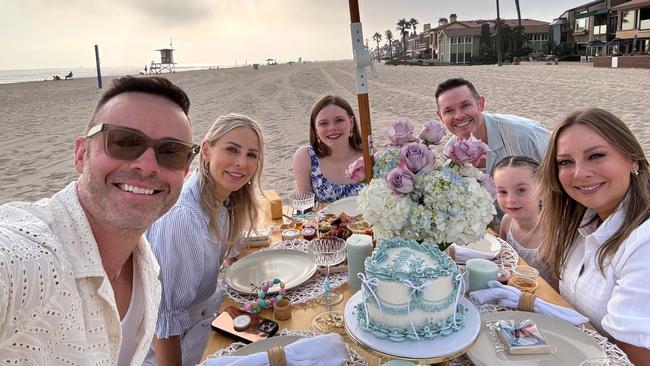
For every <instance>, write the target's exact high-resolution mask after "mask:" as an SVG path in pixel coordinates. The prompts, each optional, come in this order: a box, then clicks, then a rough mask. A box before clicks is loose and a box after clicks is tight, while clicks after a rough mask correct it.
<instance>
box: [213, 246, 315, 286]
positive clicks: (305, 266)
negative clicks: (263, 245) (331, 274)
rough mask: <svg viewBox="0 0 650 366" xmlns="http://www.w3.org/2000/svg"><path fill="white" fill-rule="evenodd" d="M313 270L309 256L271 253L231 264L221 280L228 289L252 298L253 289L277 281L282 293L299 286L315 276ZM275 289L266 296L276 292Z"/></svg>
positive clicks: (295, 252) (289, 251)
mask: <svg viewBox="0 0 650 366" xmlns="http://www.w3.org/2000/svg"><path fill="white" fill-rule="evenodd" d="M316 269H317V266H316V264H315V263H314V262H313V261H312V260H311V257H310V256H309V254H307V253H305V252H303V251H300V250H296V249H272V250H265V251H261V252H256V253H253V254H249V255H247V256H245V257H244V258H241V259H240V260H238V261H237V262H235V263H233V265H232V266H230V268H228V270H227V271H226V273H225V275H224V279H225V281H226V284H228V286H230V287H231V288H232V289H234V290H236V291H239V292H243V293H247V294H256V293H257V291H258V290H257V289H255V288H254V286H260V284H261V283H262V282H264V281H269V280H273V279H274V278H279V279H280V280H281V281H282V282H284V284H285V288H286V289H292V288H294V287H297V286H300V285H301V284H303V283H304V282H305V281H307V280H309V279H310V278H311V276H313V275H314V273H316ZM279 289H280V287H279V286H274V287H271V289H270V290H269V292H271V293H272V292H277V291H278V290H279Z"/></svg>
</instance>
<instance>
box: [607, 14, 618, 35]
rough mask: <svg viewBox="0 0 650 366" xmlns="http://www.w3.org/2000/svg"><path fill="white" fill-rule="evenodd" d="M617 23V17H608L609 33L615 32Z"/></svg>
mask: <svg viewBox="0 0 650 366" xmlns="http://www.w3.org/2000/svg"><path fill="white" fill-rule="evenodd" d="M617 25H618V17H611V18H609V31H610V33H614V32H616V29H617V28H616V26H617Z"/></svg>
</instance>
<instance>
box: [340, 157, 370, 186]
mask: <svg viewBox="0 0 650 366" xmlns="http://www.w3.org/2000/svg"><path fill="white" fill-rule="evenodd" d="M345 176H346V177H347V178H348V179H352V180H353V181H355V182H361V181H362V180H364V179H365V178H366V166H365V164H364V162H363V156H360V157H359V158H358V159H357V160H355V161H353V162H352V164H350V165H349V166H348V168H347V169H345Z"/></svg>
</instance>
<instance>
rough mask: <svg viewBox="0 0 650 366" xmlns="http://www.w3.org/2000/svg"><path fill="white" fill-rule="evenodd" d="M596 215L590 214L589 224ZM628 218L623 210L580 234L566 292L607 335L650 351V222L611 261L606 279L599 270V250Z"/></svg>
mask: <svg viewBox="0 0 650 366" xmlns="http://www.w3.org/2000/svg"><path fill="white" fill-rule="evenodd" d="M593 217H594V213H593V211H588V212H587V213H586V214H585V219H584V220H583V223H586V222H589V221H590V218H593ZM623 219H624V212H623V209H622V208H621V209H619V210H618V211H616V212H614V213H613V214H612V215H610V216H609V217H608V218H607V219H606V220H605V221H604V222H603V223H602V224H601V225H600V226H599V227H598V228H597V229H596V230H593V229H591V230H590V229H589V228H587V227H583V228H581V229H579V230H578V231H579V234H578V237H577V239H576V242H575V243H574V244H573V246H572V248H571V250H570V251H569V255H568V258H567V262H566V264H565V266H564V268H563V271H562V279H561V280H560V293H561V294H562V297H564V298H565V299H566V300H567V301H568V302H569V303H571V304H572V305H573V306H574V307H575V308H576V310H578V311H579V312H580V313H582V314H583V315H584V316H586V317H588V318H589V321H590V322H591V324H592V325H593V326H594V328H596V329H597V330H598V331H599V332H601V333H602V334H603V335H605V336H608V337H610V338H614V339H616V340H619V341H622V342H626V343H629V344H632V345H634V346H637V347H645V348H650V305H648V304H650V220H647V221H645V222H644V223H643V224H642V225H641V226H639V227H638V228H636V230H634V231H633V232H632V233H631V234H630V236H628V238H627V239H626V240H625V241H624V242H623V243H622V245H621V246H620V247H619V249H618V250H617V251H616V254H614V256H613V257H612V259H611V264H609V265H607V261H606V262H605V264H606V267H605V271H604V272H605V275H604V276H603V274H602V273H601V272H600V270H599V268H598V258H597V252H598V248H600V246H601V245H602V244H604V243H605V241H606V240H607V239H609V238H610V237H611V236H612V235H613V234H614V233H615V232H616V230H618V228H619V227H620V226H621V225H622V223H623ZM583 267H584V269H583ZM581 271H582V273H580V272H581Z"/></svg>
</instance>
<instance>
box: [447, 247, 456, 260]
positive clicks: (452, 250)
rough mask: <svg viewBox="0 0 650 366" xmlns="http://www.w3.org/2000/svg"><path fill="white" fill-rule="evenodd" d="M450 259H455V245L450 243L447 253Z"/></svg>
mask: <svg viewBox="0 0 650 366" xmlns="http://www.w3.org/2000/svg"><path fill="white" fill-rule="evenodd" d="M447 254H448V255H449V256H450V257H451V259H453V260H456V246H454V245H450V246H449V250H448V253H447Z"/></svg>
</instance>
